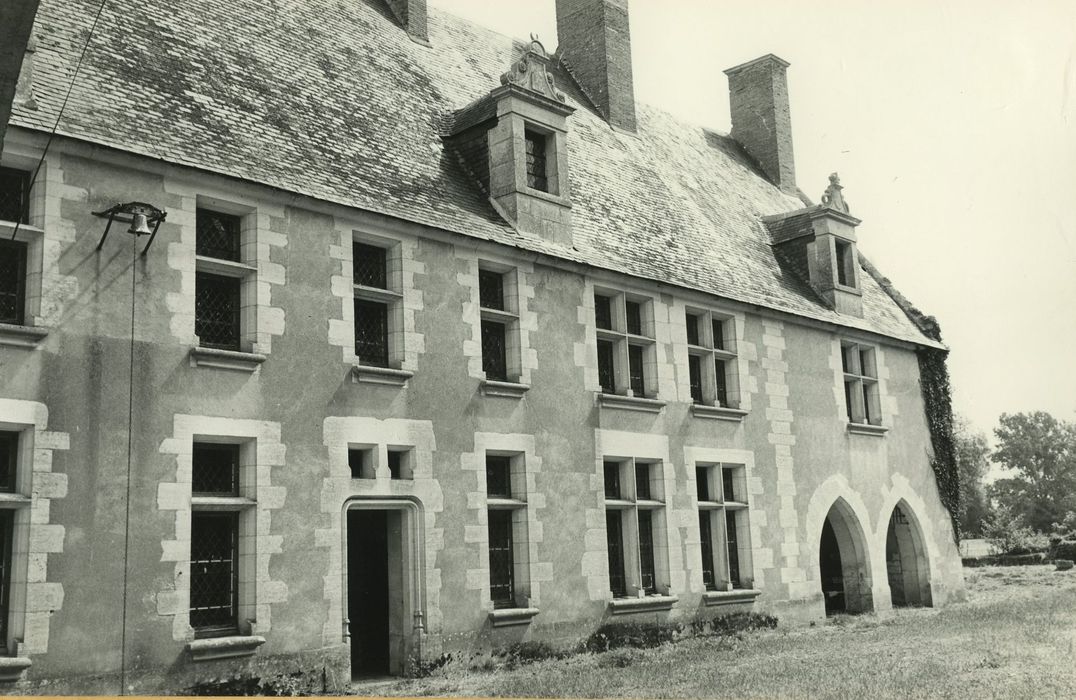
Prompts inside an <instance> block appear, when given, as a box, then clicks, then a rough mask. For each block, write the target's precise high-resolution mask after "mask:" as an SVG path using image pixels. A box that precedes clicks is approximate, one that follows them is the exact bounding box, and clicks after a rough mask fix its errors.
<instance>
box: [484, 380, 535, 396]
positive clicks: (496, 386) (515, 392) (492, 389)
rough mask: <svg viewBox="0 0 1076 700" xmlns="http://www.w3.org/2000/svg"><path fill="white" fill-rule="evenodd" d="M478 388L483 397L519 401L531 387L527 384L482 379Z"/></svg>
mask: <svg viewBox="0 0 1076 700" xmlns="http://www.w3.org/2000/svg"><path fill="white" fill-rule="evenodd" d="M480 388H481V391H482V394H483V395H484V396H504V397H506V398H510V399H521V398H523V395H524V394H526V393H527V390H528V389H530V388H531V387H530V385H529V384H520V383H519V382H502V381H498V380H496V379H483V380H482V384H481V387H480Z"/></svg>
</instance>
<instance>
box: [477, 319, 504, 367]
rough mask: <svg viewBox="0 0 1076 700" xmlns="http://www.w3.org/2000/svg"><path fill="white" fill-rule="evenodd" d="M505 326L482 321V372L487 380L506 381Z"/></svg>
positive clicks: (495, 322) (494, 322)
mask: <svg viewBox="0 0 1076 700" xmlns="http://www.w3.org/2000/svg"><path fill="white" fill-rule="evenodd" d="M505 341H506V338H505V326H504V324H503V323H498V322H497V321H482V371H483V372H485V373H486V378H487V379H495V380H498V381H502V382H503V381H507V379H508V353H507V347H506V342H505Z"/></svg>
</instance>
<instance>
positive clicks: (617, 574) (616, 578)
mask: <svg viewBox="0 0 1076 700" xmlns="http://www.w3.org/2000/svg"><path fill="white" fill-rule="evenodd" d="M605 533H606V546H607V547H608V549H609V589H610V590H611V591H612V593H613V595H614V596H618V597H623V596H626V595H627V594H628V586H627V580H626V579H625V576H624V533H623V527H622V525H621V511H619V510H607V511H605Z"/></svg>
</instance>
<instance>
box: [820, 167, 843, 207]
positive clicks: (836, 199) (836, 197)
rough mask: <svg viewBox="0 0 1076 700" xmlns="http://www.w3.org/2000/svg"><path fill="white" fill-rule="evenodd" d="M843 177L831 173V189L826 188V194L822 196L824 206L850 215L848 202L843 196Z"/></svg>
mask: <svg viewBox="0 0 1076 700" xmlns="http://www.w3.org/2000/svg"><path fill="white" fill-rule="evenodd" d="M843 189H844V188H843V187H841V177H840V175H838V174H837V173H830V175H829V187H827V188H826V192H825V194H823V195H822V205H823V206H826V207H829V208H830V209H835V210H837V211H841V212H844V213H845V214H848V213H850V212H849V211H848V202H846V201H845V199H844V195H843V194H841V190H843Z"/></svg>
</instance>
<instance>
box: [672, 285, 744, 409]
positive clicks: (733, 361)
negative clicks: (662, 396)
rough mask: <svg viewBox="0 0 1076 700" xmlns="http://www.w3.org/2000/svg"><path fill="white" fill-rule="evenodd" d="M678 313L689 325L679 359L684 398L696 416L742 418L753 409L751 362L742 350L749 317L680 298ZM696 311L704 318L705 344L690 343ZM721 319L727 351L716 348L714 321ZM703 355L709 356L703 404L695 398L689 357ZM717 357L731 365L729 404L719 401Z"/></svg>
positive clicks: (704, 368) (727, 373) (676, 305)
mask: <svg viewBox="0 0 1076 700" xmlns="http://www.w3.org/2000/svg"><path fill="white" fill-rule="evenodd" d="M673 310H674V313H680V318H681V319H683V324H684V327H685V330H684V335H683V336H682V337H683V338H684V341H683V342H684V351H683V352H678V353H677V355H679V356H678V357H677V358H676V360H677V364H678V365H682V367H683V372H682V373H681V376H683V378H684V380H683V382H682V384H683V386H681V387H680V395H681V397H686V399H685V400H686V401H687V402H689V403H690V404H691V415H693V416H694V417H695V418H713V419H717V420H727V421H742V420H743V418H744V416H746V415H747V414H748V413H749V411H750V408H751V401H750V392H749V391H745V390H744V389H745V388H749V387H748V385H749V384H750V381H749V379H748V367H747V361H746V358H745V356H744V353H743V352H742V349H743V348H742V346H743V345H744V340H743V338H744V323H745V320H746V319H745V317H744V314H742V313H734V312H730V311H720V310H716V309H714V308H713V307H709V306H701V305H697V304H692V303H688V302H680V301H677V302H675V303H674V304H673ZM689 313H691V314H695V315H699V316H702V317H703V322H702V329H700V334H699V342H700V343H701V345H688V344H687V330H686V327H687V314H689ZM714 319H720V320H721V321H722V323H723V331H724V334H725V337H724V341H725V342H724V344H725V349H724V350H718V349H715V347H714V343H713V339H712V338H711V336H712V335H713V330H712V328H713V327H712V320H714ZM692 355H695V356H701V357H703V358H704V359H705V362H704V363H703V366H702V376H703V403H701V404H697V403H695V402H694V400H693V399H692V398H691V372H690V369H689V362H690V360H689V357H690V356H692ZM715 359H723V360H725V362H726V363H728V364H729V365H731V367H727V368H726V371H725V382H726V398H727V401H728V405H722V404H719V402H718V401H717V389H716V387H717V382H716V378H715V376H714V375H715V371H716V368H715V367H714V360H715Z"/></svg>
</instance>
